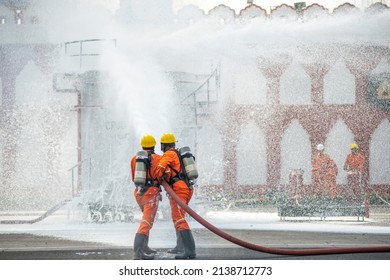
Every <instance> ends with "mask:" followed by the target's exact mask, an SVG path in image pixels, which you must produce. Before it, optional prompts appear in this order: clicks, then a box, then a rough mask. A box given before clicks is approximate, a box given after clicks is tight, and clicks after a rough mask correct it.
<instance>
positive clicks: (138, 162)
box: [134, 151, 148, 186]
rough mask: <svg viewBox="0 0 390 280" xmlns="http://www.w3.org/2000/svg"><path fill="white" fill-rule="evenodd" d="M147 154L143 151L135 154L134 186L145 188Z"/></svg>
mask: <svg viewBox="0 0 390 280" xmlns="http://www.w3.org/2000/svg"><path fill="white" fill-rule="evenodd" d="M147 160H148V153H147V152H145V151H139V152H137V153H136V154H135V172H134V184H135V185H136V186H145V184H146V175H147V174H146V173H147V166H146V161H147Z"/></svg>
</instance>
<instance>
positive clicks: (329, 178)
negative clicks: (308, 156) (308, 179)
mask: <svg viewBox="0 0 390 280" xmlns="http://www.w3.org/2000/svg"><path fill="white" fill-rule="evenodd" d="M324 149H325V147H324V145H323V144H318V145H317V151H318V154H317V155H316V156H315V158H314V159H313V161H312V176H313V179H314V186H315V190H316V192H317V193H319V194H321V195H323V194H329V197H330V199H334V197H335V196H336V177H337V173H338V168H337V165H336V163H335V162H334V160H332V159H331V158H330V156H329V155H328V154H326V153H325V152H324Z"/></svg>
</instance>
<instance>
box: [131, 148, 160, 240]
mask: <svg viewBox="0 0 390 280" xmlns="http://www.w3.org/2000/svg"><path fill="white" fill-rule="evenodd" d="M146 152H148V154H149V153H152V151H150V150H146ZM160 157H161V156H160V155H157V154H155V153H152V162H151V167H150V170H149V175H148V176H149V177H151V178H154V177H153V174H154V173H155V169H156V168H157V164H158V161H159V160H160ZM135 163H136V157H135V156H134V157H133V158H132V159H131V164H130V166H131V177H132V180H133V182H134V172H135ZM157 182H158V181H157V180H155V184H156V185H155V186H150V187H149V188H148V189H147V191H146V192H145V193H144V194H143V195H140V194H138V188H136V189H135V190H134V197H135V200H136V201H137V203H138V206H139V207H140V209H141V211H142V220H141V223H140V225H139V227H138V230H137V233H140V234H144V235H146V236H149V231H150V230H151V228H152V227H153V223H154V219H155V217H156V213H157V209H158V204H159V202H160V200H161V194H160V188H159V186H158V184H157Z"/></svg>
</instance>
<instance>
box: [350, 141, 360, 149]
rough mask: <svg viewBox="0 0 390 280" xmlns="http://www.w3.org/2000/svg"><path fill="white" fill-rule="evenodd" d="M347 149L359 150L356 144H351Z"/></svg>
mask: <svg viewBox="0 0 390 280" xmlns="http://www.w3.org/2000/svg"><path fill="white" fill-rule="evenodd" d="M349 148H350V149H351V150H352V149H357V148H359V146H358V144H356V143H352V144H351V145H349Z"/></svg>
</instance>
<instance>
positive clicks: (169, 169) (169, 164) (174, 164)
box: [154, 148, 193, 231]
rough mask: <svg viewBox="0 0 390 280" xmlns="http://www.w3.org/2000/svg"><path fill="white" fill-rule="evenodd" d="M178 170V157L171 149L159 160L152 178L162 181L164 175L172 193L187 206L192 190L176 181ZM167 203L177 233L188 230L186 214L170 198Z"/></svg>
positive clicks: (181, 182) (182, 182) (183, 183)
mask: <svg viewBox="0 0 390 280" xmlns="http://www.w3.org/2000/svg"><path fill="white" fill-rule="evenodd" d="M180 170H181V168H180V160H179V157H178V155H177V154H176V152H175V150H174V148H171V149H169V150H167V151H166V152H165V153H164V154H163V155H162V157H161V158H160V161H159V164H158V168H157V169H156V173H155V174H154V176H155V177H156V178H157V180H162V178H163V177H164V175H165V180H166V181H167V182H168V184H169V185H170V186H171V187H172V189H173V191H174V192H175V193H176V194H177V196H178V197H179V198H180V199H181V201H183V202H184V203H185V204H187V205H188V203H189V202H190V200H191V198H192V195H193V189H190V188H189V187H188V186H187V184H186V183H185V182H184V181H183V180H177V179H176V175H177V173H176V171H177V172H180ZM169 202H170V206H171V213H172V221H173V225H174V227H175V229H176V230H178V231H183V230H188V229H190V226H189V225H188V223H187V221H186V218H185V214H186V212H185V211H184V210H183V209H182V208H181V207H180V206H179V205H178V204H177V203H176V202H175V201H174V200H173V198H172V197H170V198H169Z"/></svg>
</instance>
